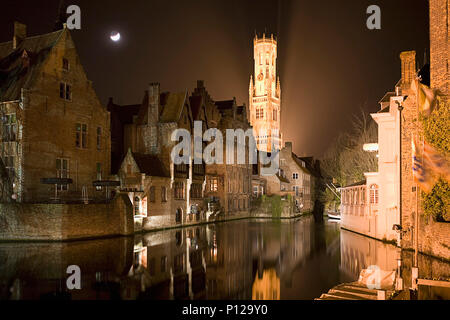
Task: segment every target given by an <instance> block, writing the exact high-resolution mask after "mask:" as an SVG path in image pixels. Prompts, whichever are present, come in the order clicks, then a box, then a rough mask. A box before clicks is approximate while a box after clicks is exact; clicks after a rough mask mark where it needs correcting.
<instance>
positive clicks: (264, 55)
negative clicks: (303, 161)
mask: <svg viewBox="0 0 450 320" xmlns="http://www.w3.org/2000/svg"><path fill="white" fill-rule="evenodd" d="M253 46H254V60H255V71H254V72H255V78H254V79H253V76H251V77H250V87H249V109H250V124H251V126H252V127H253V132H254V136H255V139H256V144H257V147H258V150H260V151H266V152H271V151H272V145H273V146H274V147H275V149H277V150H278V149H280V146H281V145H282V141H281V139H282V136H281V130H280V115H281V114H280V111H281V110H280V106H281V87H280V79H279V78H278V77H277V64H276V62H277V41H276V40H274V38H273V35H272V36H271V37H270V38H266V36H265V34H264V35H263V37H262V38H259V39H258V37H257V36H256V37H255V39H254V40H253ZM272 138H273V139H272Z"/></svg>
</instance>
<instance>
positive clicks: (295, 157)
mask: <svg viewBox="0 0 450 320" xmlns="http://www.w3.org/2000/svg"><path fill="white" fill-rule="evenodd" d="M292 159H294V161H295V163H297V166H298V167H300V169H301V170H302V171H303V172H304V173H306V174H309V175H311V172H309V170H308V169H306V168H305V167H303V165H302V162H301V161H302V160H301V159H299V157H297V155H296V154H295V153H293V152H292Z"/></svg>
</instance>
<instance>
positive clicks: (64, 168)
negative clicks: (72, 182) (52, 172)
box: [56, 158, 69, 191]
mask: <svg viewBox="0 0 450 320" xmlns="http://www.w3.org/2000/svg"><path fill="white" fill-rule="evenodd" d="M56 177H57V178H69V160H68V159H59V158H58V159H56ZM58 189H59V190H61V191H67V190H68V189H69V187H68V185H67V184H64V185H58Z"/></svg>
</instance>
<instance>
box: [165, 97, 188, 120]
mask: <svg viewBox="0 0 450 320" xmlns="http://www.w3.org/2000/svg"><path fill="white" fill-rule="evenodd" d="M186 98H187V93H186V92H181V93H166V94H165V95H162V96H161V99H160V103H161V108H162V111H161V117H160V121H161V122H177V121H178V120H180V117H181V112H182V111H183V107H184V105H185V103H186Z"/></svg>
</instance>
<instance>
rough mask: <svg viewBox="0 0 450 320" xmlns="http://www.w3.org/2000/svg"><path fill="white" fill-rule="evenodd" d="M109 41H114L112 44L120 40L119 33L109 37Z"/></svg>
mask: <svg viewBox="0 0 450 320" xmlns="http://www.w3.org/2000/svg"><path fill="white" fill-rule="evenodd" d="M111 40H112V41H114V42H117V41H119V40H120V33H119V32H117V33H116V34H112V35H111Z"/></svg>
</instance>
